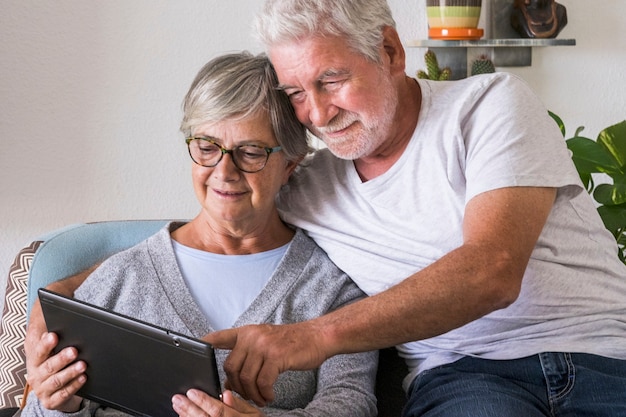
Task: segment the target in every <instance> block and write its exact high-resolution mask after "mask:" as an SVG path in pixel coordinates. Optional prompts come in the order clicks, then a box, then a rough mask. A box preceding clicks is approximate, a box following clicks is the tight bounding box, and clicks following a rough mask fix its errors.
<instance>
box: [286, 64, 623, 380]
mask: <svg viewBox="0 0 626 417" xmlns="http://www.w3.org/2000/svg"><path fill="white" fill-rule="evenodd" d="M419 84H420V87H421V90H422V106H421V110H420V114H419V119H418V125H417V128H416V130H415V132H414V134H413V137H412V139H411V142H410V143H409V145H408V147H407V149H406V150H405V152H404V154H403V155H402V156H401V158H400V159H399V160H398V161H397V162H396V163H395V164H394V165H393V166H392V167H391V168H390V169H389V170H388V171H387V172H385V173H384V174H383V175H381V176H379V177H377V178H374V179H372V180H370V181H367V182H362V181H361V180H360V178H359V176H358V174H357V172H356V170H355V168H354V165H353V163H352V161H346V160H341V159H338V158H336V157H334V156H333V155H331V154H330V152H329V151H328V150H321V151H318V152H316V154H315V155H314V156H313V157H312V158H311V159H310V160H308V161H306V162H305V163H304V164H303V165H302V167H301V168H300V169H299V170H298V171H297V172H296V173H295V174H294V176H293V177H292V180H291V181H290V183H289V185H288V187H287V188H286V189H285V190H284V191H283V192H281V195H280V196H279V198H278V205H279V210H280V212H281V216H282V218H283V219H284V220H285V221H287V222H289V223H292V224H295V225H297V226H299V227H301V228H303V229H305V230H306V231H307V232H308V234H309V235H310V236H311V237H312V238H313V239H314V240H315V241H316V242H317V244H318V245H320V246H321V247H322V248H323V249H324V250H325V251H326V252H327V253H328V254H329V256H330V258H331V259H332V260H333V261H334V262H335V263H336V264H337V265H338V266H339V267H340V268H341V269H343V270H344V271H345V272H346V273H347V274H348V275H349V276H350V277H351V278H352V279H353V280H354V281H355V282H356V283H357V284H358V285H359V286H360V287H361V289H363V290H364V291H365V292H366V293H368V294H370V295H371V294H376V293H378V292H381V291H384V290H385V289H387V288H389V287H391V286H393V285H395V284H397V283H398V282H400V281H402V280H404V279H405V278H407V277H408V276H410V275H412V274H414V273H415V272H417V271H419V270H421V269H423V268H424V267H426V266H428V265H430V264H431V263H433V262H435V261H436V260H437V259H439V258H441V257H442V256H443V255H445V254H446V253H448V252H450V251H451V250H453V249H455V248H457V247H458V246H460V245H461V244H462V222H463V213H464V209H465V206H466V204H467V202H468V201H469V200H471V199H472V198H473V197H475V196H476V195H478V194H480V193H483V192H486V191H489V190H494V189H498V188H502V187H523V186H531V187H535V186H537V187H555V188H557V189H558V193H557V199H556V202H555V205H554V207H553V209H552V211H551V213H550V215H549V218H548V220H547V223H546V225H545V227H544V230H543V232H542V234H541V236H540V238H539V241H538V243H537V246H536V247H535V250H534V251H533V253H532V257H531V260H530V262H529V265H528V268H527V271H526V274H525V276H524V281H523V285H522V291H521V294H520V296H519V298H518V300H517V301H516V302H515V303H513V304H512V305H511V306H509V307H508V308H506V309H503V310H499V311H495V312H493V313H491V314H489V315H487V316H485V317H483V318H481V319H479V320H476V321H474V322H471V323H469V324H467V325H465V326H463V327H461V328H459V329H456V330H453V331H450V332H448V333H446V334H444V335H441V336H438V337H434V338H431V339H428V340H423V341H418V342H412V343H407V344H404V345H402V346H399V347H398V348H399V350H400V352H401V354H402V355H403V356H405V357H406V358H407V363H408V364H409V367H410V369H411V375H410V376H409V378H407V383H408V381H410V380H412V378H413V377H414V376H415V375H416V374H417V373H418V372H421V371H423V370H426V369H430V368H433V367H435V366H439V365H442V364H445V363H450V362H453V361H455V360H457V359H459V358H461V357H462V356H465V355H470V356H478V357H484V358H489V359H512V358H519V357H524V356H528V355H531V354H535V353H538V352H543V351H570V352H571V351H577V352H587V353H595V354H601V355H605V356H609V357H617V358H622V359H626V302H625V301H624V300H626V267H625V266H624V265H623V264H621V262H619V260H618V258H617V256H616V253H617V248H616V244H615V241H614V239H613V237H612V236H611V235H610V233H609V232H608V231H607V230H606V229H605V228H604V226H603V224H602V221H601V219H600V217H599V215H598V213H597V210H596V208H595V206H594V203H593V201H592V199H591V198H590V197H589V196H588V195H587V193H586V192H585V191H584V189H583V187H582V184H581V182H580V179H579V177H578V174H577V172H576V169H575V167H574V165H573V162H572V160H571V157H570V154H569V151H568V150H567V148H566V145H565V141H564V139H563V137H562V135H561V134H560V131H559V129H558V127H557V125H556V123H555V122H554V121H553V120H552V119H551V118H550V117H549V115H548V113H547V110H546V109H545V108H544V107H543V105H542V104H541V103H540V102H539V100H538V99H537V97H536V96H535V95H534V94H533V93H532V91H531V90H530V89H529V88H528V87H527V86H526V85H525V84H524V83H523V82H522V81H521V80H519V79H518V78H516V77H514V76H512V75H510V74H506V73H496V74H492V75H485V76H475V77H470V78H468V79H465V80H461V81H455V82H431V81H425V80H419ZM415 320H419V318H415ZM372 337H376V335H375V334H373V335H372ZM598 340H602V343H598Z"/></svg>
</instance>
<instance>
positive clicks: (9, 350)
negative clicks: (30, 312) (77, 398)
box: [0, 241, 42, 408]
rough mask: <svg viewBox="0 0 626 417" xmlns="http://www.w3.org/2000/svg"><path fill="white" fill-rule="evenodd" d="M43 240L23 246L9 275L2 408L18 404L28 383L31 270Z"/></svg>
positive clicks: (1, 351) (0, 375)
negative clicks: (26, 354) (27, 300)
mask: <svg viewBox="0 0 626 417" xmlns="http://www.w3.org/2000/svg"><path fill="white" fill-rule="evenodd" d="M41 243H42V242H41V241H36V242H33V243H31V244H30V245H29V246H27V247H25V248H23V249H22V250H21V251H20V253H19V254H18V255H17V257H16V258H15V261H13V265H11V269H10V270H9V277H8V279H7V288H6V293H5V300H4V311H3V313H2V321H1V322H0V408H7V407H19V406H20V405H21V402H22V395H23V392H24V385H25V384H26V363H25V356H24V338H25V336H26V297H27V284H28V271H29V269H30V265H31V262H32V261H33V257H34V256H35V252H36V251H37V249H38V248H39V246H40V245H41Z"/></svg>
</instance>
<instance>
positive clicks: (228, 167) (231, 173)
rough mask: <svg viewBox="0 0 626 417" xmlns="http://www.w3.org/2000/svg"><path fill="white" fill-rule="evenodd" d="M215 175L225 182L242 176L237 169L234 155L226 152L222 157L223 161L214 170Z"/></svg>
mask: <svg viewBox="0 0 626 417" xmlns="http://www.w3.org/2000/svg"><path fill="white" fill-rule="evenodd" d="M213 175H215V176H217V177H218V178H220V179H222V180H224V181H226V180H229V179H233V178H237V177H238V176H239V175H240V171H239V168H237V166H236V165H235V162H234V161H233V155H232V153H230V152H225V153H224V155H222V159H221V160H220V161H219V162H218V163H217V165H215V167H214V168H213Z"/></svg>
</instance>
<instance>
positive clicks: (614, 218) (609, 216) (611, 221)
mask: <svg viewBox="0 0 626 417" xmlns="http://www.w3.org/2000/svg"><path fill="white" fill-rule="evenodd" d="M598 213H599V214H600V217H602V221H603V222H604V226H605V227H606V228H607V229H608V230H609V231H610V232H611V233H613V236H615V237H616V238H617V237H618V235H619V234H621V231H622V230H623V229H624V228H626V204H622V205H619V206H600V207H598Z"/></svg>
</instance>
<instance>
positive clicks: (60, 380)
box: [27, 332, 87, 412]
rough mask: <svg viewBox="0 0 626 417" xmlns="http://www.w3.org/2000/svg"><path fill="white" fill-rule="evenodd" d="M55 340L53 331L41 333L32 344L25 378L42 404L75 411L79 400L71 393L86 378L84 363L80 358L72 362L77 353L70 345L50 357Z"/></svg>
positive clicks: (76, 389) (83, 382) (61, 409)
mask: <svg viewBox="0 0 626 417" xmlns="http://www.w3.org/2000/svg"><path fill="white" fill-rule="evenodd" d="M57 343H58V338H57V335H56V334H54V333H46V332H44V333H43V335H42V336H41V338H40V339H39V343H37V344H36V345H34V346H32V348H33V351H32V354H31V355H30V357H29V360H28V377H27V380H28V384H29V385H30V387H31V390H32V391H33V392H34V393H35V394H36V395H37V398H39V401H40V402H41V405H42V406H44V407H45V408H47V409H49V410H59V411H63V412H74V411H77V410H78V409H79V408H80V403H81V401H82V399H81V398H80V397H77V396H75V395H74V394H76V391H78V390H79V389H80V387H82V386H83V385H84V384H85V382H86V381H87V377H86V376H85V369H86V368H87V365H86V364H85V362H82V361H78V362H75V361H76V358H77V357H78V352H77V350H76V349H75V348H72V347H69V348H65V349H63V350H62V351H60V352H59V353H58V354H56V355H52V356H51V354H52V350H53V349H54V347H55V346H56V345H57Z"/></svg>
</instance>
